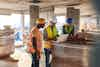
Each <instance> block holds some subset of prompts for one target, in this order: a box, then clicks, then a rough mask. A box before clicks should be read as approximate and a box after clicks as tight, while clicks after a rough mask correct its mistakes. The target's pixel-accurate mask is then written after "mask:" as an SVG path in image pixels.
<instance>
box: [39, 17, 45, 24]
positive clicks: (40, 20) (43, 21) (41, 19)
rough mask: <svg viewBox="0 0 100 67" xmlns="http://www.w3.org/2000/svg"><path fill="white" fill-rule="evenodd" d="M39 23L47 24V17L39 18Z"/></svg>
mask: <svg viewBox="0 0 100 67" xmlns="http://www.w3.org/2000/svg"><path fill="white" fill-rule="evenodd" d="M37 24H45V19H44V18H39V19H37Z"/></svg>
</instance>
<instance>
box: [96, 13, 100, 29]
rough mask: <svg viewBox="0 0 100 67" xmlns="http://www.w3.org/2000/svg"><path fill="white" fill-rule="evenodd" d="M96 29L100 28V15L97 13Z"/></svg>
mask: <svg viewBox="0 0 100 67" xmlns="http://www.w3.org/2000/svg"><path fill="white" fill-rule="evenodd" d="M97 29H98V30H100V16H99V15H97Z"/></svg>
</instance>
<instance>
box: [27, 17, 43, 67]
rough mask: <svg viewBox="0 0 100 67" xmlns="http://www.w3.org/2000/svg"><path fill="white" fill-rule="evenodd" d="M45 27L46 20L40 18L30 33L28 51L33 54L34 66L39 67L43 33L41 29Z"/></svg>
mask: <svg viewBox="0 0 100 67" xmlns="http://www.w3.org/2000/svg"><path fill="white" fill-rule="evenodd" d="M44 26H45V19H43V18H39V19H38V20H37V24H36V26H35V27H33V28H32V30H31V33H30V40H29V43H28V48H29V49H28V50H29V52H30V53H31V54H32V66H31V67H39V58H40V53H41V49H42V33H41V32H40V29H41V28H43V27H44Z"/></svg>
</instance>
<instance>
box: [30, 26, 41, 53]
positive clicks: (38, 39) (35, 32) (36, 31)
mask: <svg viewBox="0 0 100 67" xmlns="http://www.w3.org/2000/svg"><path fill="white" fill-rule="evenodd" d="M32 37H36V42H37V50H38V51H39V52H40V51H41V48H42V40H41V39H42V35H41V32H40V31H39V29H37V28H36V27H35V28H33V29H32V31H31V33H30V43H29V45H28V46H30V45H31V46H30V47H29V51H30V52H35V51H36V50H35V48H34V46H33V45H34V44H32Z"/></svg>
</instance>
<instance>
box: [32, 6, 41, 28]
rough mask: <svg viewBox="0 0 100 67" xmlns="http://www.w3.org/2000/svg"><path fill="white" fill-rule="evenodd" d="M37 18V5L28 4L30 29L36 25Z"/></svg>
mask: <svg viewBox="0 0 100 67" xmlns="http://www.w3.org/2000/svg"><path fill="white" fill-rule="evenodd" d="M38 18H39V6H35V5H31V6H30V30H31V29H32V27H33V26H34V25H36V20H37V19H38Z"/></svg>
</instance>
